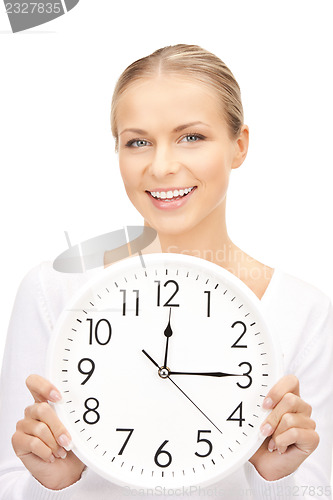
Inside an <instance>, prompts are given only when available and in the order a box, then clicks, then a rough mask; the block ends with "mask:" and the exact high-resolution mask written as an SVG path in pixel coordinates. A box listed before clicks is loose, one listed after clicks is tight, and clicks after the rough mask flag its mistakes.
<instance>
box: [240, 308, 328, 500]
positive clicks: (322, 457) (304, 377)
mask: <svg viewBox="0 0 333 500" xmlns="http://www.w3.org/2000/svg"><path fill="white" fill-rule="evenodd" d="M316 322H317V325H316V327H314V326H313V325H312V323H311V328H312V330H313V331H312V335H311V336H310V337H309V340H308V341H307V342H306V344H305V345H304V346H301V347H300V349H299V353H298V355H297V356H296V357H295V358H294V360H293V362H292V364H291V365H290V369H289V370H288V373H293V374H295V375H296V376H297V377H298V379H299V381H300V395H301V397H302V399H304V401H306V402H307V403H309V404H310V405H311V407H312V415H311V418H312V419H313V420H314V421H315V422H316V431H317V432H318V434H319V437H320V443H319V445H318V447H317V448H316V450H315V451H314V452H313V453H312V454H311V455H310V456H309V458H307V459H306V460H305V461H304V462H303V463H302V464H301V465H300V466H299V467H298V469H297V470H296V471H295V472H294V473H292V474H290V475H289V476H287V477H285V478H282V479H279V480H277V481H266V480H264V479H263V478H262V477H261V476H260V475H259V474H258V472H257V470H256V469H255V467H254V466H253V465H252V464H251V463H247V464H246V467H245V473H246V476H247V479H248V481H249V484H250V487H251V489H252V491H253V493H254V498H255V499H256V500H261V499H266V498H281V499H283V500H285V499H289V498H301V499H308V500H310V499H312V500H313V499H314V498H320V499H325V500H331V498H332V497H331V486H330V477H331V467H332V446H333V425H332V415H333V369H332V368H333V307H332V304H331V303H329V304H328V305H327V303H326V307H325V310H324V312H323V311H322V312H321V315H320V316H318V317H317V321H316Z"/></svg>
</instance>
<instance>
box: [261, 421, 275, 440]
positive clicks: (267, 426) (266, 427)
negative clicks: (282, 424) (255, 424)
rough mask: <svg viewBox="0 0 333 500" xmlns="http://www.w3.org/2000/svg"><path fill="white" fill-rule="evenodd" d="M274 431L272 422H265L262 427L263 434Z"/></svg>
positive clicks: (266, 434) (267, 434)
mask: <svg viewBox="0 0 333 500" xmlns="http://www.w3.org/2000/svg"><path fill="white" fill-rule="evenodd" d="M272 431H273V427H272V426H271V425H270V424H265V425H263V426H261V427H260V432H261V434H262V435H263V436H265V437H266V436H269V435H270V434H271V433H272Z"/></svg>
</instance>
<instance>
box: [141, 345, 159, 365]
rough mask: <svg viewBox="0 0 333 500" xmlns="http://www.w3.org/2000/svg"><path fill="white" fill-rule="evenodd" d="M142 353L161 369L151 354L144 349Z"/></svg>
mask: <svg viewBox="0 0 333 500" xmlns="http://www.w3.org/2000/svg"><path fill="white" fill-rule="evenodd" d="M142 352H143V354H145V355H146V356H147V358H148V359H150V361H151V362H152V363H154V365H155V366H157V368H158V369H160V366H159V365H158V364H157V363H156V361H155V360H154V359H153V358H152V357H151V356H149V354H148V353H147V352H146V351H145V350H144V349H142Z"/></svg>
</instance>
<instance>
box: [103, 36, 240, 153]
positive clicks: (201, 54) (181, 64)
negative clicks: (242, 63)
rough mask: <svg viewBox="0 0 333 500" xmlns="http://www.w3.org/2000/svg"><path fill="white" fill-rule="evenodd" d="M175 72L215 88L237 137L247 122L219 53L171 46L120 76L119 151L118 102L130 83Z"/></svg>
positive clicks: (114, 114)
mask: <svg viewBox="0 0 333 500" xmlns="http://www.w3.org/2000/svg"><path fill="white" fill-rule="evenodd" d="M168 73H172V74H176V75H182V76H185V77H189V78H191V79H194V80H196V81H198V82H200V83H202V84H204V85H206V86H208V87H210V88H213V89H214V90H215V92H216V95H217V97H218V99H219V100H220V103H221V110H222V113H223V116H224V118H225V120H226V122H227V125H228V128H229V132H230V135H231V137H238V135H239V133H240V131H241V127H242V125H243V123H244V115H243V106H242V101H241V93H240V88H239V85H238V83H237V81H236V79H235V77H234V75H233V74H232V73H231V71H230V69H229V68H228V67H227V66H226V65H225V64H224V62H223V61H221V59H219V58H218V57H217V56H215V55H214V54H212V53H211V52H208V51H207V50H205V49H203V48H201V47H199V46H198V45H186V44H177V45H168V46H167V47H163V48H161V49H158V50H156V51H155V52H153V53H152V54H150V55H148V56H146V57H143V58H141V59H138V60H137V61H135V62H133V63H132V64H130V65H129V66H128V67H127V68H126V69H125V71H124V72H123V73H122V74H121V75H120V77H119V79H118V81H117V83H116V86H115V89H114V93H113V97H112V104H111V130H112V135H113V137H114V138H115V141H116V151H117V150H118V128H117V105H118V102H119V99H120V97H121V96H122V95H123V94H124V92H125V91H126V90H127V89H128V87H129V86H130V85H132V84H133V83H135V82H136V81H138V80H142V79H146V78H153V77H156V75H160V74H162V75H163V74H168Z"/></svg>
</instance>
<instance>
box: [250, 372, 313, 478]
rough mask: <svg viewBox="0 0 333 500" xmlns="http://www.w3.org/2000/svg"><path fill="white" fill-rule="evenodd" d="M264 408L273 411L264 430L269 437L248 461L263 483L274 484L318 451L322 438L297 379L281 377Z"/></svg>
mask: <svg viewBox="0 0 333 500" xmlns="http://www.w3.org/2000/svg"><path fill="white" fill-rule="evenodd" d="M263 407H264V408H266V409H271V408H273V410H272V411H271V413H270V414H269V415H268V417H267V418H266V420H265V422H264V423H263V424H262V426H261V432H262V434H263V435H264V436H268V437H267V438H266V439H265V441H264V442H263V444H262V445H261V446H260V448H259V449H258V451H257V452H256V453H255V454H254V455H253V456H252V457H251V458H250V460H249V461H250V462H251V463H252V464H253V465H254V466H255V468H256V469H257V471H258V472H259V474H260V475H261V476H262V477H263V478H264V479H266V480H268V481H274V480H276V479H281V478H282V477H285V476H287V475H288V474H291V473H292V472H294V471H295V470H296V469H297V468H298V466H299V465H300V464H301V463H302V462H303V461H304V460H305V459H306V458H307V457H308V456H309V455H310V454H311V453H312V452H313V451H314V450H315V449H316V448H317V446H318V443H319V436H318V434H317V432H316V431H315V428H316V423H315V422H314V421H313V420H312V419H311V418H310V416H311V412H312V408H311V406H310V405H309V404H308V403H306V402H305V401H303V399H301V398H300V393H299V381H298V378H297V377H296V376H295V375H286V376H284V377H282V378H281V379H280V380H279V381H278V382H277V383H276V384H275V385H274V386H273V387H272V389H271V390H270V391H269V393H268V394H267V396H266V398H265V400H264V403H263Z"/></svg>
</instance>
